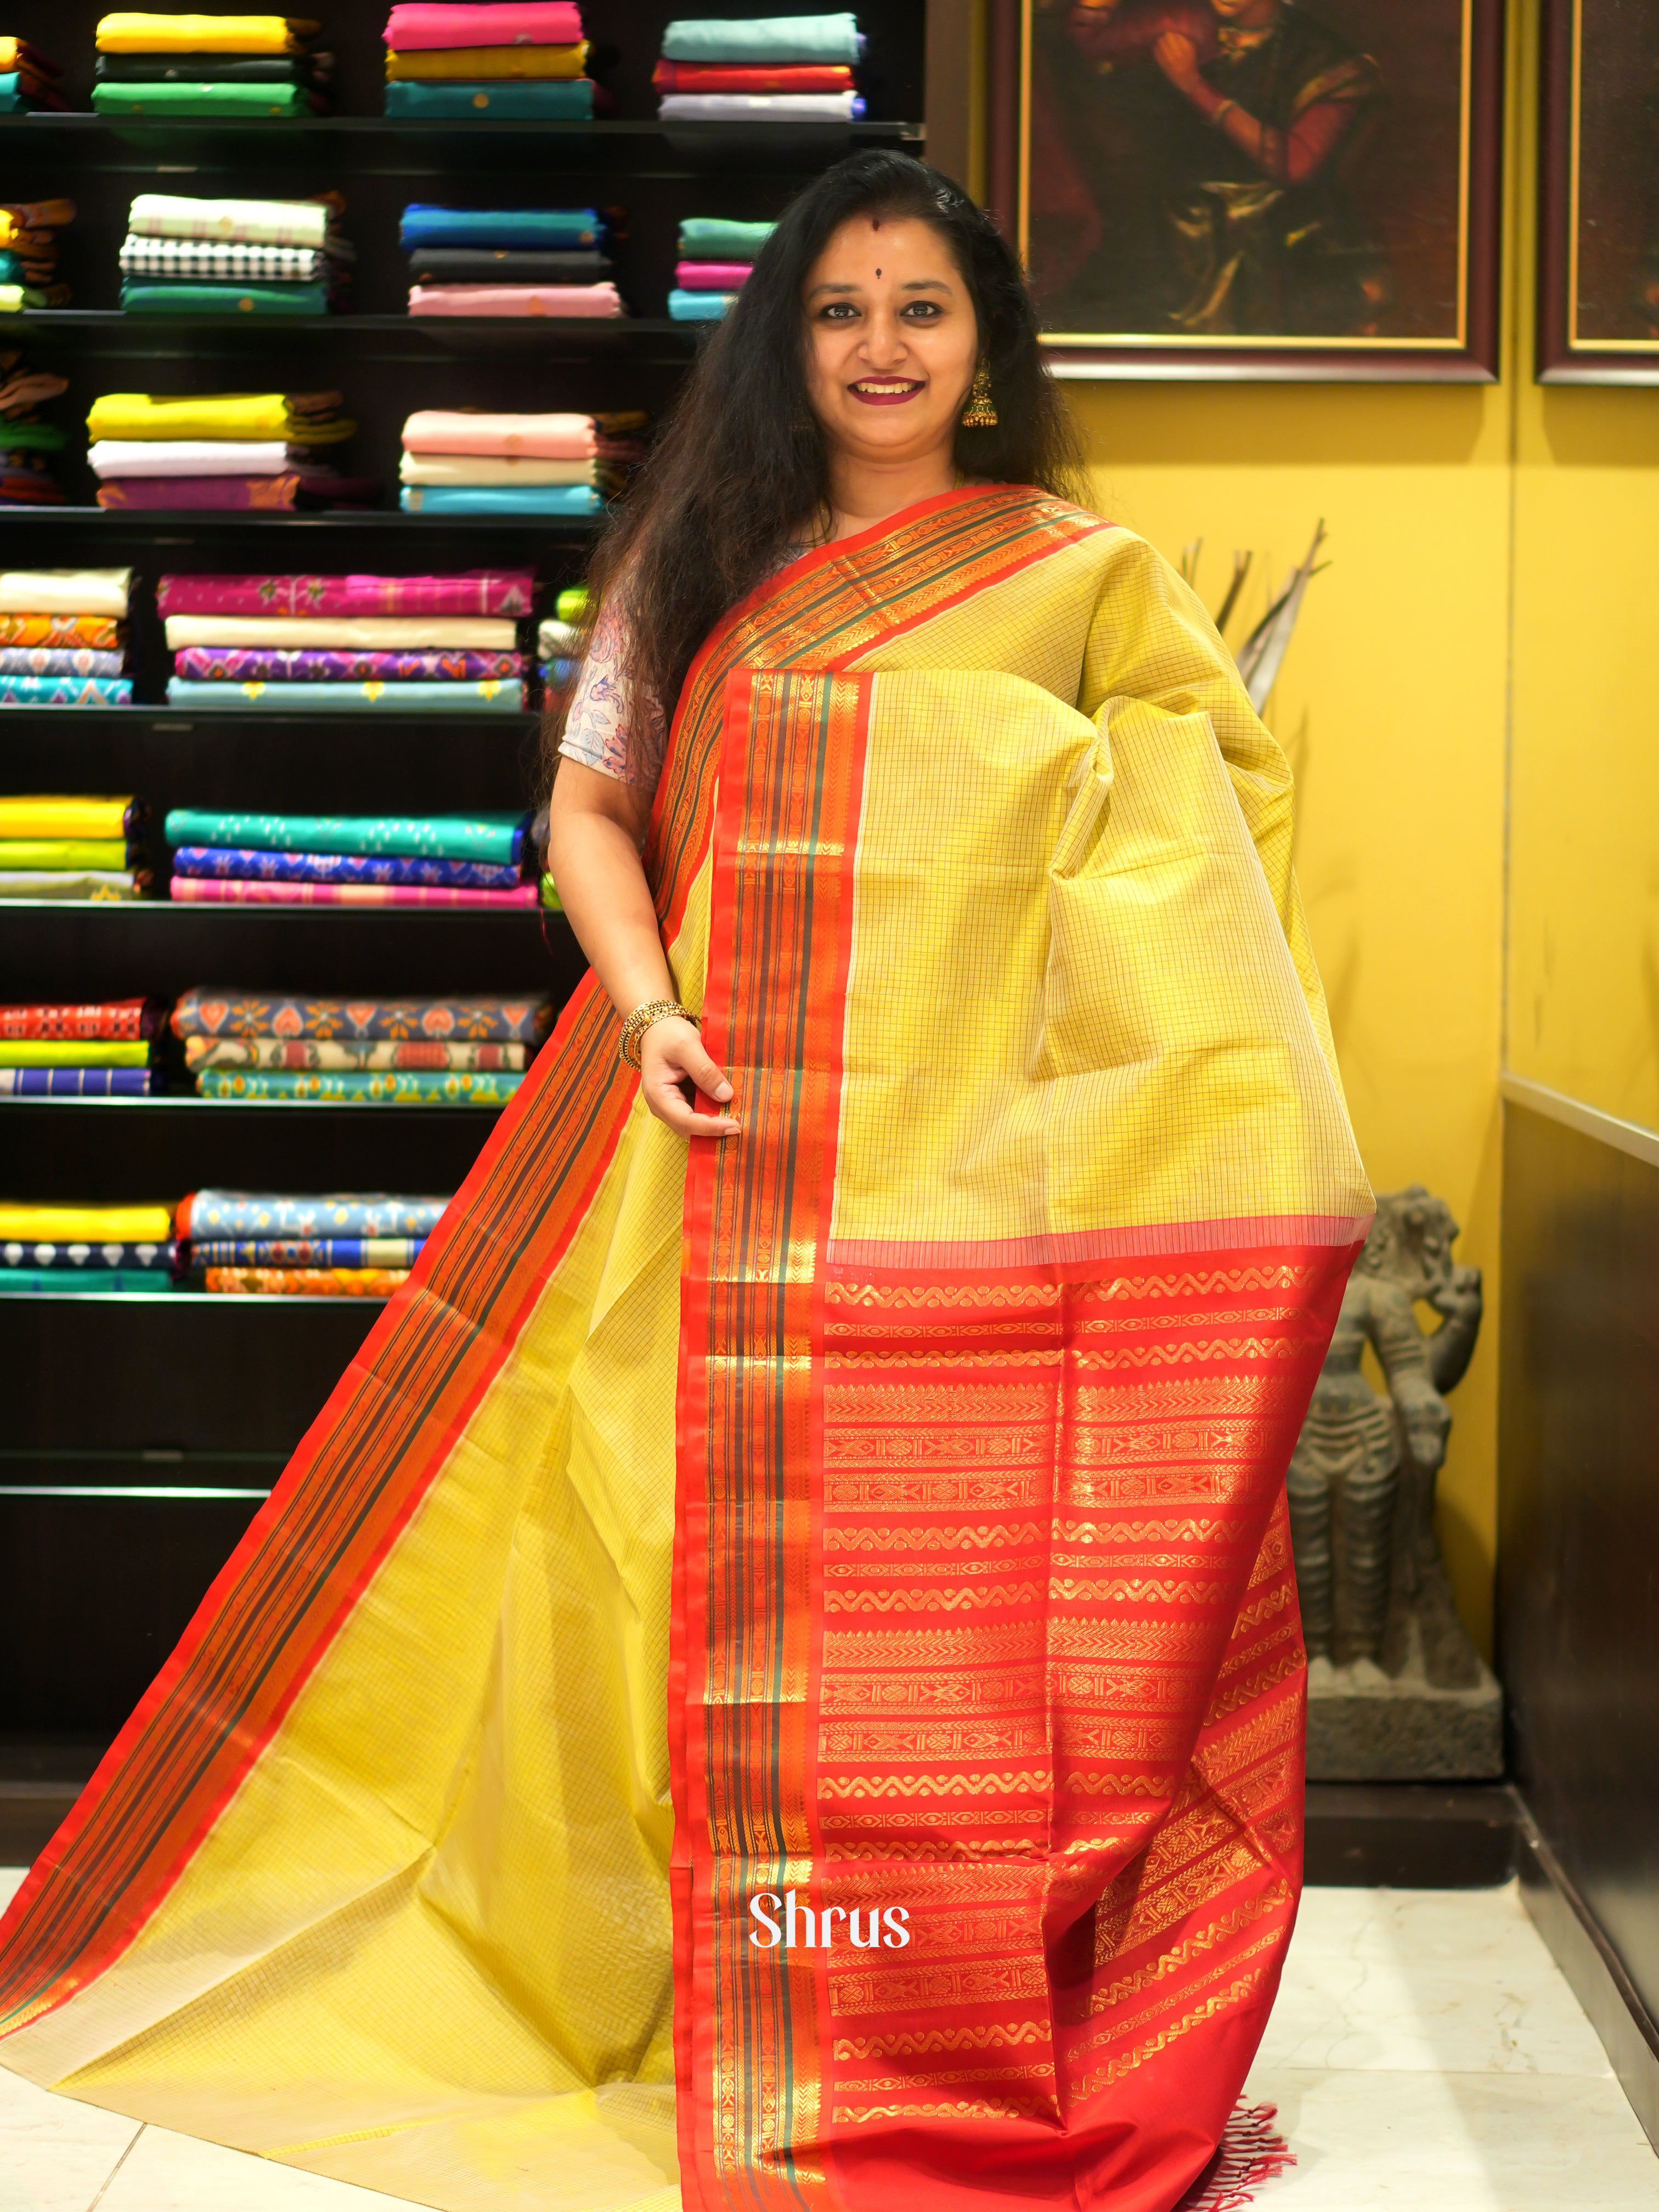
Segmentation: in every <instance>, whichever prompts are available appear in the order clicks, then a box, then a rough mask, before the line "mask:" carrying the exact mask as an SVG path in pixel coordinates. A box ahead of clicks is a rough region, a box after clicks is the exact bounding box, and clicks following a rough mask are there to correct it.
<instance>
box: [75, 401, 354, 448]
mask: <svg viewBox="0 0 1659 2212" xmlns="http://www.w3.org/2000/svg"><path fill="white" fill-rule="evenodd" d="M339 404H340V394H339V393H338V392H288V393H284V392H216V393H214V394H212V395H210V396H206V397H203V398H190V399H167V398H155V397H153V396H152V395H151V394H150V393H149V392H106V393H105V394H104V395H103V397H102V398H100V399H94V401H93V403H92V405H91V407H90V408H89V409H88V413H87V435H88V438H89V439H94V440H96V439H99V438H283V439H285V440H286V441H288V443H289V445H295V446H331V445H336V444H337V443H338V442H339V441H341V440H342V439H344V438H349V437H350V436H351V435H352V434H353V433H354V431H355V430H356V428H357V426H356V423H355V422H350V421H349V420H348V419H347V418H346V417H345V416H337V415H332V414H331V413H329V411H328V410H329V409H330V408H331V407H337V406H338V405H339Z"/></svg>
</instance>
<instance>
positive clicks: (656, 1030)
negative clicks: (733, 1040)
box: [640, 1014, 738, 1137]
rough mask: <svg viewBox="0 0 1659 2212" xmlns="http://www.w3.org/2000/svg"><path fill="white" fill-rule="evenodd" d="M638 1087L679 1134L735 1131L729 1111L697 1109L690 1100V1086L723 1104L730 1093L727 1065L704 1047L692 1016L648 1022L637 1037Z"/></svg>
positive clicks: (728, 1133)
mask: <svg viewBox="0 0 1659 2212" xmlns="http://www.w3.org/2000/svg"><path fill="white" fill-rule="evenodd" d="M640 1087H641V1090H642V1091H643V1092H644V1094H645V1103H646V1104H647V1106H648V1107H649V1108H650V1109H651V1111H652V1112H653V1114H654V1115H656V1117H657V1119H658V1120H659V1121H664V1122H666V1123H667V1125H668V1127H670V1128H671V1129H672V1130H673V1131H674V1132H675V1133H676V1134H677V1135H678V1136H681V1137H732V1136H735V1135H736V1134H737V1131H738V1123H737V1121H736V1118H735V1117H734V1116H733V1115H730V1114H721V1115H714V1114H699V1113H698V1112H697V1111H696V1109H695V1108H694V1107H693V1105H692V1103H691V1092H692V1091H702V1094H703V1096H704V1097H706V1098H713V1099H714V1100H715V1101H716V1102H717V1103H720V1104H722V1105H723V1104H724V1103H726V1100H727V1099H728V1098H730V1097H731V1096H732V1086H731V1085H730V1084H729V1083H728V1082H727V1081H726V1071H725V1069H724V1068H720V1067H716V1066H715V1065H714V1061H713V1060H710V1058H709V1057H708V1054H707V1053H706V1052H705V1051H704V1050H703V1048H702V1037H701V1036H698V1034H697V1025H696V1023H695V1022H688V1021H685V1020H683V1019H682V1018H681V1017H680V1016H678V1014H669V1015H666V1016H665V1018H663V1019H662V1020H661V1021H659V1022H653V1023H652V1024H651V1026H650V1028H649V1029H648V1030H647V1031H646V1032H645V1035H644V1036H642V1037H641V1039H640Z"/></svg>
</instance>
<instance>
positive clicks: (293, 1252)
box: [190, 1237, 426, 1267]
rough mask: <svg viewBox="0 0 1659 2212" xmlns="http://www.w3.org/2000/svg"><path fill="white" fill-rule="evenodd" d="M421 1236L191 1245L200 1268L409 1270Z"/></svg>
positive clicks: (258, 1239) (231, 1239) (219, 1239)
mask: <svg viewBox="0 0 1659 2212" xmlns="http://www.w3.org/2000/svg"><path fill="white" fill-rule="evenodd" d="M425 1242H426V1239H425V1237H253V1238H251V1239H249V1238H242V1237H209V1238H208V1239H207V1241H206V1242H205V1243H201V1244H192V1245H191V1255H190V1256H191V1262H192V1264H193V1265H195V1266H197V1267H413V1266H414V1264H415V1262H416V1260H418V1259H419V1258H420V1256H421V1247H422V1245H423V1244H424V1243H425Z"/></svg>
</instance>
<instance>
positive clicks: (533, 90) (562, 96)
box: [94, 76, 593, 123]
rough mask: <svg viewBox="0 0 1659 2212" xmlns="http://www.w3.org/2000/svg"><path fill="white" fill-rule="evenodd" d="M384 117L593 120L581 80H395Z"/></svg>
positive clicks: (432, 120)
mask: <svg viewBox="0 0 1659 2212" xmlns="http://www.w3.org/2000/svg"><path fill="white" fill-rule="evenodd" d="M95 96H96V95H95V94H94V97H95ZM386 113H387V114H388V115H403V116H410V117H414V118H418V119H419V120H421V121H422V122H426V123H435V122H441V121H443V120H445V119H451V120H453V121H456V122H462V121H476V122H481V123H487V122H489V121H491V120H494V121H496V122H502V123H588V122H591V121H592V116H593V87H592V83H591V82H589V80H588V79H587V78H586V77H585V76H579V77H562V78H558V79H556V80H553V81H550V82H542V83H537V84H515V83H513V82H511V81H510V80H507V79H502V80H501V81H500V82H491V83H489V84H436V83H424V84H417V83H413V82H407V81H405V80H404V79H401V78H400V79H399V80H398V82H397V83H396V84H389V85H387V87H386Z"/></svg>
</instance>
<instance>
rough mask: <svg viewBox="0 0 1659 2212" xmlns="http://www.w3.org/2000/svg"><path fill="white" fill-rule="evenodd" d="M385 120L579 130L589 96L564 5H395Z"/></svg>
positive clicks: (562, 0)
mask: <svg viewBox="0 0 1659 2212" xmlns="http://www.w3.org/2000/svg"><path fill="white" fill-rule="evenodd" d="M384 36H385V39H386V113H387V114H388V115H400V116H406V117H410V118H416V119H419V120H421V121H424V122H432V121H436V120H439V119H442V120H445V121H452V122H459V121H467V122H472V121H477V122H487V121H489V120H491V119H492V118H493V119H495V120H496V121H505V122H535V123H585V122H586V121H588V120H589V119H590V118H591V117H592V113H593V107H594V94H595V92H596V91H597V89H598V88H597V87H596V86H595V85H594V84H593V83H592V80H591V79H590V78H589V77H588V76H586V74H585V72H586V67H587V44H586V40H584V38H583V37H582V21H581V15H580V10H579V9H577V8H575V7H574V6H573V5H571V4H570V0H459V4H454V3H453V0H398V5H397V6H396V7H394V8H393V9H392V13H391V15H390V16H389V17H388V19H387V21H386V31H385V33H384Z"/></svg>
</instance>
